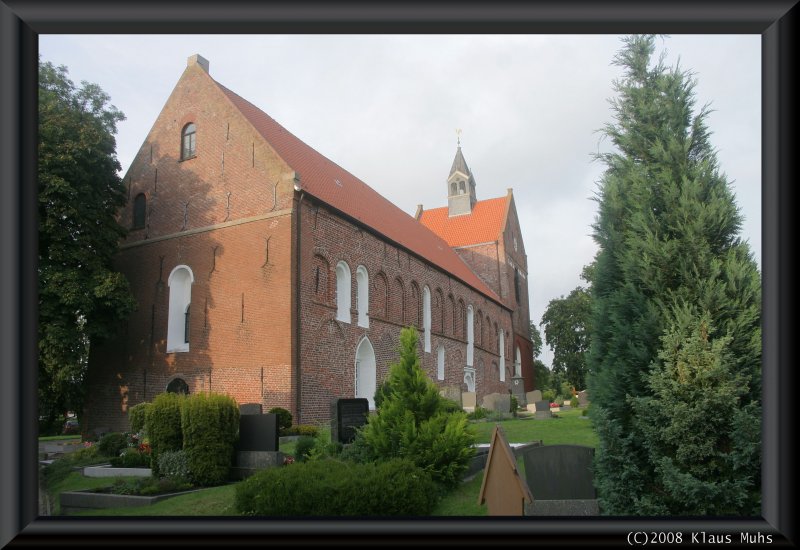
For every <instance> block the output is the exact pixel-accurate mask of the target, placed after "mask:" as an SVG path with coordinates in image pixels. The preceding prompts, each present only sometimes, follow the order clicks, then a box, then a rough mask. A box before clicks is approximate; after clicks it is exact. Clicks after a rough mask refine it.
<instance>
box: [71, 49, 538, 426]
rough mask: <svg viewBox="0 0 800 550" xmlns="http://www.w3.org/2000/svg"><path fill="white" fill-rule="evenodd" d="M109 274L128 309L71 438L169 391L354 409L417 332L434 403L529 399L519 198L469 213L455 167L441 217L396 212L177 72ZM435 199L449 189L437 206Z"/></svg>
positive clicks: (93, 364)
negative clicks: (121, 282) (520, 390)
mask: <svg viewBox="0 0 800 550" xmlns="http://www.w3.org/2000/svg"><path fill="white" fill-rule="evenodd" d="M124 183H125V185H126V187H127V190H128V199H129V200H128V204H127V206H126V207H125V208H124V209H123V210H122V211H121V212H120V215H119V216H120V223H121V224H123V225H124V226H126V227H127V228H128V229H129V233H128V235H127V237H126V238H125V239H124V240H123V241H122V242H121V243H120V250H119V254H118V257H117V260H116V267H117V269H119V270H120V271H121V272H123V273H124V274H125V275H126V276H127V278H128V280H129V282H130V285H131V289H132V291H133V295H134V297H135V299H136V301H137V303H138V309H137V311H136V312H135V313H133V314H132V315H131V317H130V318H129V320H128V322H127V324H126V325H125V326H124V327H123V328H122V329H121V330H120V332H119V334H118V336H117V338H116V339H115V340H114V341H113V342H111V343H109V344H106V345H104V346H96V347H95V348H94V349H92V351H91V356H90V365H89V374H88V381H87V383H88V385H89V386H88V395H87V401H86V409H85V416H84V418H85V426H86V427H87V429H93V428H95V427H98V426H103V427H107V428H109V429H111V430H124V429H126V428H127V414H126V411H127V408H128V407H130V406H132V405H136V404H138V403H141V402H144V401H150V400H152V399H153V398H154V397H155V396H156V395H157V394H159V393H162V392H165V391H182V392H188V393H195V392H207V391H214V392H219V393H227V394H229V395H231V396H233V397H234V398H235V399H236V401H237V402H239V403H240V404H244V403H256V404H260V405H261V406H262V407H263V410H264V411H266V410H268V409H270V408H272V407H284V408H286V409H288V410H290V411H291V412H292V414H293V415H294V419H295V422H296V423H314V422H320V421H324V420H327V419H328V418H329V415H330V403H331V400H332V399H333V398H335V397H354V396H355V397H365V398H367V399H369V401H370V404H371V406H374V405H373V395H374V392H375V389H376V387H377V385H379V384H380V383H381V382H382V381H383V379H384V378H385V377H386V375H387V373H388V370H389V366H390V364H391V363H393V362H395V361H396V360H397V346H398V342H399V333H400V329H401V328H402V327H404V326H408V325H414V326H416V327H418V330H419V333H420V341H419V350H420V355H421V361H422V367H423V368H424V370H425V371H426V372H427V374H428V376H429V377H430V378H431V379H432V380H434V381H435V382H436V383H437V384H439V385H440V386H441V387H442V388H443V389H444V388H446V387H447V388H448V389H449V390H450V391H452V392H458V391H459V390H460V391H474V392H476V394H477V399H478V403H480V399H481V398H482V396H484V395H486V394H488V393H493V392H503V393H506V392H508V391H509V390H510V389H511V387H512V382H513V383H516V384H517V385H518V386H524V389H525V390H526V391H528V390H532V389H533V366H532V352H531V343H530V338H529V334H528V322H529V310H528V294H527V288H528V285H527V271H528V270H527V258H526V255H525V246H524V243H523V241H522V235H521V232H520V228H519V221H518V218H517V213H516V208H515V205H514V197H513V193H512V191H511V190H510V189H509V190H508V193H507V194H506V195H505V196H502V197H498V198H494V199H488V200H482V201H479V200H477V196H476V182H475V179H474V177H473V176H472V173H471V171H470V170H469V168H468V167H467V163H466V161H465V159H464V156H463V154H462V152H461V148H460V146H459V147H458V150H457V152H456V155H455V160H454V161H453V165H452V168H451V170H450V175H449V177H448V178H447V180H442V182H441V187H442V191H443V192H445V190H446V193H447V195H446V196H447V206H445V207H442V208H435V209H430V210H425V209H423V207H422V206H421V205H420V206H419V207H418V208H417V212H416V215H415V216H411V215H409V214H407V213H405V212H403V211H401V210H400V209H399V208H397V207H396V206H395V205H393V204H392V203H390V202H389V201H388V200H386V199H385V198H384V197H382V196H381V195H380V194H378V193H377V192H376V191H374V190H373V189H372V188H370V187H369V186H368V185H367V184H365V183H364V182H362V181H360V180H359V179H358V178H356V177H355V176H353V175H352V174H350V173H349V172H347V171H346V170H345V169H343V168H341V167H340V166H338V165H336V164H335V163H334V162H332V161H330V160H329V159H327V158H325V157H324V156H322V155H321V154H320V153H318V152H317V151H315V150H314V149H312V148H311V147H310V146H308V145H306V144H305V143H303V142H302V141H300V139H298V138H297V137H295V136H294V135H292V134H291V133H290V132H289V131H288V130H286V129H285V128H283V127H282V126H280V125H279V124H278V123H277V122H276V121H275V120H273V119H272V118H270V116H269V115H267V114H266V113H264V112H263V111H261V110H260V109H259V108H257V107H255V106H254V105H253V104H252V103H250V102H248V101H247V100H245V99H243V98H242V97H240V96H238V95H237V94H236V93H234V92H233V91H231V90H229V89H227V88H226V87H225V86H223V85H221V84H220V83H218V82H216V81H215V80H214V79H213V78H212V77H211V76H210V75H209V63H208V61H206V60H205V59H203V58H202V57H200V56H198V55H195V56H192V57H190V58H189V61H188V65H187V67H186V70H185V71H184V73H183V74H182V75H181V77H180V80H179V81H178V83H177V84H176V86H175V88H174V90H173V91H172V93H171V95H170V97H169V99H168V100H167V102H166V104H165V106H164V108H163V109H162V111H161V113H160V114H159V116H158V118H157V119H156V121H155V123H154V124H153V127H152V129H151V130H150V132H149V134H148V135H147V138H146V139H145V141H144V143H143V145H142V147H141V149H140V150H139V152H138V154H137V155H136V157H135V159H134V160H133V162H132V164H131V166H130V169H129V170H128V173H127V174H126V175H125V177H124ZM443 198H444V193H443Z"/></svg>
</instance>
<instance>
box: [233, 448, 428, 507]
mask: <svg viewBox="0 0 800 550" xmlns="http://www.w3.org/2000/svg"><path fill="white" fill-rule="evenodd" d="M439 494H440V492H439V488H438V486H437V485H436V484H435V483H434V482H433V481H432V479H431V476H430V474H428V473H427V472H425V471H424V470H422V469H420V468H418V467H416V466H415V465H414V464H413V463H411V462H410V461H408V460H401V459H395V460H390V461H387V462H381V463H378V464H354V463H351V462H340V461H338V460H333V459H327V460H313V461H310V462H303V463H295V464H292V465H291V466H285V467H281V468H269V469H267V470H264V471H262V472H259V473H257V474H255V475H253V476H251V477H249V478H247V479H246V480H245V481H243V482H242V483H240V484H239V485H238V486H237V487H236V501H235V504H236V510H237V511H238V512H239V513H241V514H245V515H252V516H298V517H300V516H409V517H416V516H427V515H429V514H430V512H431V511H432V510H433V507H434V505H435V503H436V500H437V499H438V496H439Z"/></svg>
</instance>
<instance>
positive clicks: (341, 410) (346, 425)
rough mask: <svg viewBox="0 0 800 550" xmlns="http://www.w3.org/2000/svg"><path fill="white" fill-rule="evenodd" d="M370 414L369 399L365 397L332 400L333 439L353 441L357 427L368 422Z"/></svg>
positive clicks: (344, 441)
mask: <svg viewBox="0 0 800 550" xmlns="http://www.w3.org/2000/svg"><path fill="white" fill-rule="evenodd" d="M368 416H369V401H368V400H367V399H366V398H364V397H357V398H355V399H343V398H339V399H334V400H333V401H331V418H332V421H331V441H333V442H334V443H337V442H338V443H352V442H353V439H355V437H356V428H360V427H361V426H363V425H364V424H366V423H367V417H368Z"/></svg>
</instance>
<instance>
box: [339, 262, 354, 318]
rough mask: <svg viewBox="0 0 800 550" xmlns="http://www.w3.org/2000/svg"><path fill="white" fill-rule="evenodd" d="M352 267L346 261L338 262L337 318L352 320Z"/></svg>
mask: <svg viewBox="0 0 800 550" xmlns="http://www.w3.org/2000/svg"><path fill="white" fill-rule="evenodd" d="M350 292H351V290H350V267H349V266H348V265H347V263H345V262H339V263H338V264H336V319H337V320H339V321H344V322H345V323H349V322H350Z"/></svg>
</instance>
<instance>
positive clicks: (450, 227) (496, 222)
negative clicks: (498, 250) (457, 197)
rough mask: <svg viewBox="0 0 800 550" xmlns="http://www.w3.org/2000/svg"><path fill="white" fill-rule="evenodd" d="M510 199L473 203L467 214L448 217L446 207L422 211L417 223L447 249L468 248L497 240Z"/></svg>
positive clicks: (502, 198)
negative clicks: (449, 247) (437, 236)
mask: <svg viewBox="0 0 800 550" xmlns="http://www.w3.org/2000/svg"><path fill="white" fill-rule="evenodd" d="M509 200H510V196H509V195H506V196H504V197H498V198H495V199H486V200H482V201H478V202H476V203H475V207H474V208H473V209H472V212H471V213H470V214H466V215H463V216H452V217H451V216H449V214H448V207H447V206H443V207H441V208H432V209H430V210H423V211H422V212H421V213H420V216H419V222H420V223H421V224H422V225H424V226H425V227H427V228H428V229H430V230H431V231H433V232H434V233H436V234H437V235H439V236H440V237H441V238H442V239H444V240H445V242H446V243H447V244H448V245H449V246H453V247H459V246H469V245H474V244H483V243H490V242H494V241H496V240H498V239H499V238H500V236H501V234H502V232H503V229H504V227H503V224H504V222H505V213H506V210H507V209H508V202H509Z"/></svg>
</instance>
